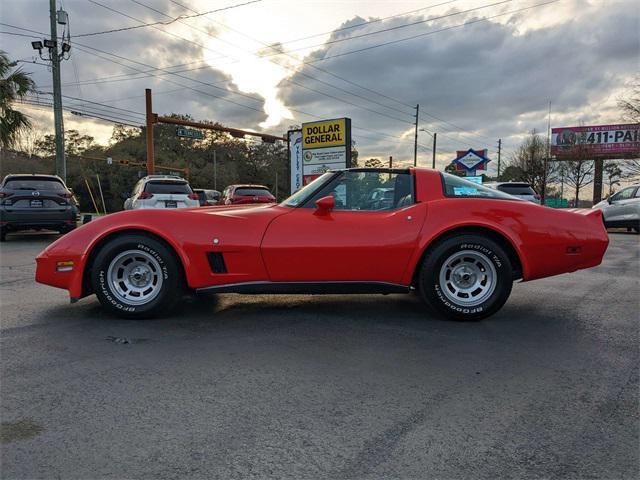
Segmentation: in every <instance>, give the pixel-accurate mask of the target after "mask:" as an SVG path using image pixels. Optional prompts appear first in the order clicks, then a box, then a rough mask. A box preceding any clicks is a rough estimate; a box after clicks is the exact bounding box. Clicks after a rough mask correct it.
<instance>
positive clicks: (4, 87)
mask: <svg viewBox="0 0 640 480" xmlns="http://www.w3.org/2000/svg"><path fill="white" fill-rule="evenodd" d="M15 66H16V63H15V62H13V63H12V62H10V61H9V57H8V55H7V53H6V52H4V51H1V50H0V146H2V147H3V148H8V147H11V146H13V144H14V143H15V141H16V137H17V136H18V135H19V134H20V132H21V131H23V130H26V129H29V128H31V122H30V121H29V118H28V117H27V116H26V115H25V114H24V113H22V112H19V111H17V110H14V109H13V108H11V107H12V104H13V103H14V102H15V101H16V100H18V99H21V98H23V97H24V96H25V95H26V94H27V93H30V92H34V91H35V88H36V84H35V82H34V81H33V80H32V79H31V77H30V76H29V75H30V74H28V73H25V72H24V71H23V70H22V69H21V68H17V69H15V70H13V71H11V70H12V69H13V68H14V67H15Z"/></svg>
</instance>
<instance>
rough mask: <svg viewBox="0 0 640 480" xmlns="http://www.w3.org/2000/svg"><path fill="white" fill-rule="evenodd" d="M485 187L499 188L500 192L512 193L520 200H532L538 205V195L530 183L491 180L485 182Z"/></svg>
mask: <svg viewBox="0 0 640 480" xmlns="http://www.w3.org/2000/svg"><path fill="white" fill-rule="evenodd" d="M484 185H485V186H486V187H491V188H493V189H495V190H500V191H501V192H504V193H508V194H509V195H513V196H514V197H518V198H520V199H521V200H526V201H527V202H533V203H537V204H538V205H540V195H538V194H537V193H536V191H535V190H534V189H533V187H531V185H530V184H528V183H525V182H493V183H485V184H484Z"/></svg>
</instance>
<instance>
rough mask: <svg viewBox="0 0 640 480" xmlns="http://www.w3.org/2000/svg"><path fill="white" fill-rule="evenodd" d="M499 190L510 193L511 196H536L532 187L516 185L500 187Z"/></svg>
mask: <svg viewBox="0 0 640 480" xmlns="http://www.w3.org/2000/svg"><path fill="white" fill-rule="evenodd" d="M498 190H500V191H502V192H504V193H508V194H509V195H535V194H536V192H535V191H534V190H533V188H531V185H527V184H520V185H518V184H516V185H498Z"/></svg>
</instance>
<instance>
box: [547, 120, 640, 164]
mask: <svg viewBox="0 0 640 480" xmlns="http://www.w3.org/2000/svg"><path fill="white" fill-rule="evenodd" d="M551 155H555V156H556V157H557V158H560V159H562V158H567V159H570V158H572V157H578V156H580V157H583V158H589V159H595V158H607V159H613V158H638V157H640V124H637V123H631V124H622V125H595V126H589V127H560V128H553V129H552V130H551Z"/></svg>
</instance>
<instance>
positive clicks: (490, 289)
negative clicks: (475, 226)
mask: <svg viewBox="0 0 640 480" xmlns="http://www.w3.org/2000/svg"><path fill="white" fill-rule="evenodd" d="M512 275H513V274H512V269H511V263H510V262H509V258H508V256H507V254H506V253H505V252H504V250H503V249H502V247H500V245H498V244H497V243H496V242H494V241H493V240H491V239H489V238H486V237H483V236H481V235H471V234H465V235H458V236H454V237H450V238H447V239H445V240H443V241H441V242H439V243H438V244H436V245H435V246H434V248H433V249H432V250H431V251H430V252H429V253H428V254H427V256H426V257H425V259H424V261H423V264H422V266H421V269H420V277H419V282H420V284H419V290H420V294H421V296H422V298H423V300H425V301H426V302H427V303H428V304H429V305H431V306H432V307H433V308H434V309H436V310H437V311H438V312H439V313H441V314H443V315H445V316H446V317H448V318H452V319H455V320H479V319H482V318H485V317H488V316H490V315H492V314H493V313H495V312H497V311H498V310H499V309H500V308H501V307H502V306H503V305H504V303H505V302H506V301H507V299H508V298H509V295H510V293H511V287H512V285H513V276H512Z"/></svg>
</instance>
